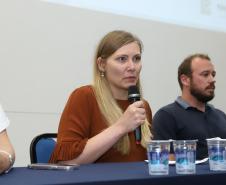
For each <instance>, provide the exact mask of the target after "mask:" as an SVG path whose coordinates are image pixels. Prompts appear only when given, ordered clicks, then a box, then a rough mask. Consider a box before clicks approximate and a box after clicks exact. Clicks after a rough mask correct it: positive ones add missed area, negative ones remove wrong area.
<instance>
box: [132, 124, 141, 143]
mask: <svg viewBox="0 0 226 185" xmlns="http://www.w3.org/2000/svg"><path fill="white" fill-rule="evenodd" d="M134 134H135V139H136V144H138V145H139V144H140V142H141V126H139V127H137V128H136V129H135V130H134Z"/></svg>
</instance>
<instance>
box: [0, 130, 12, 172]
mask: <svg viewBox="0 0 226 185" xmlns="http://www.w3.org/2000/svg"><path fill="white" fill-rule="evenodd" d="M14 161H15V152H14V149H13V146H12V144H11V143H10V140H9V138H8V135H7V132H6V130H3V131H2V132H0V174H1V173H3V172H7V171H8V170H9V169H10V168H11V167H12V165H13V163H14Z"/></svg>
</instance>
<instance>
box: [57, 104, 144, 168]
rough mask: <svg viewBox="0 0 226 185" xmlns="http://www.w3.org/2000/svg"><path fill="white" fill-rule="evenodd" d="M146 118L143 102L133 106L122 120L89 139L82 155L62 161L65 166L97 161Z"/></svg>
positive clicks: (127, 110)
mask: <svg viewBox="0 0 226 185" xmlns="http://www.w3.org/2000/svg"><path fill="white" fill-rule="evenodd" d="M145 118H146V114H145V109H144V103H143V102H142V101H138V102H135V103H133V104H131V105H130V106H129V107H128V108H127V109H126V111H125V112H124V114H123V115H122V116H121V118H120V119H119V120H118V121H117V122H116V123H115V124H113V125H112V126H110V127H108V128H107V129H105V130H104V131H103V132H101V133H99V134H97V135H96V136H94V137H92V138H90V139H88V142H87V143H86V145H85V148H84V150H83V151H82V153H81V154H80V155H79V156H78V157H76V158H75V159H73V160H69V161H61V162H60V163H64V164H73V163H76V164H85V163H92V162H94V161H96V160H97V159H98V158H99V157H100V156H101V155H103V154H104V153H105V152H106V151H107V150H109V149H110V148H111V147H112V146H113V145H114V144H115V143H116V142H117V141H118V140H119V139H120V138H121V137H122V136H124V135H125V134H127V133H128V132H131V131H133V130H135V128H136V127H138V126H139V125H141V124H142V123H144V120H145Z"/></svg>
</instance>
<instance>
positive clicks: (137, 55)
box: [50, 31, 152, 164]
mask: <svg viewBox="0 0 226 185" xmlns="http://www.w3.org/2000/svg"><path fill="white" fill-rule="evenodd" d="M141 54H142V44H141V41H140V40H139V39H138V38H137V37H135V36H134V35H132V34H131V33H128V32H125V31H112V32H110V33H108V34H107V35H106V36H105V37H104V38H103V39H102V40H101V41H100V43H99V46H98V48H97V51H96V55H95V59H94V84H93V85H87V86H83V87H80V88H78V89H76V90H75V91H74V92H73V93H72V94H71V96H70V97H69V100H68V102H67V104H66V107H65V109H64V111H63V114H62V117H61V120H60V125H59V130H58V138H57V145H56V147H55V150H54V152H53V154H52V156H51V159H50V162H51V163H57V162H61V163H65V164H67V163H70V164H73V163H77V164H86V163H93V162H129V161H142V160H144V159H146V149H145V144H146V141H147V140H150V138H151V132H150V123H151V119H152V113H151V109H150V107H149V104H148V103H147V102H146V101H145V100H143V99H142V100H141V101H137V102H135V103H133V104H130V103H129V101H128V100H127V99H128V88H129V87H130V86H134V85H136V86H137V87H138V88H139V89H140V90H141V87H140V71H141V68H142V63H141ZM138 126H141V130H142V140H141V144H140V145H138V144H136V142H135V137H134V130H135V129H136V128H137V127H138Z"/></svg>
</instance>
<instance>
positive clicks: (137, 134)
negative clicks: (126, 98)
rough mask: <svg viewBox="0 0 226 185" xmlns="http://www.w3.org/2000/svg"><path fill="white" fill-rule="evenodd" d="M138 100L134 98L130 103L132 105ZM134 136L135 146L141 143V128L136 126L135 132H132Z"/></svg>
mask: <svg viewBox="0 0 226 185" xmlns="http://www.w3.org/2000/svg"><path fill="white" fill-rule="evenodd" d="M139 100H140V98H138V97H135V98H131V99H130V102H131V103H134V102H136V101H139ZM134 135H135V140H136V144H138V145H139V144H140V142H141V126H138V127H137V128H136V129H135V130H134Z"/></svg>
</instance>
